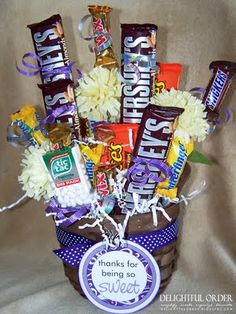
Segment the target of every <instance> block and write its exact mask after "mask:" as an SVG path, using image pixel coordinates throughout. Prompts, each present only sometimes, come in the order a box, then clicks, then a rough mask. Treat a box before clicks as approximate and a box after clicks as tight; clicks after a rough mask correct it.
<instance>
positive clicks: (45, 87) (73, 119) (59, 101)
mask: <svg viewBox="0 0 236 314" xmlns="http://www.w3.org/2000/svg"><path fill="white" fill-rule="evenodd" d="M38 86H39V88H40V89H41V90H42V93H43V100H44V105H45V109H46V114H47V116H51V117H52V119H49V121H48V122H56V123H68V124H70V125H71V126H72V134H73V138H76V139H80V120H79V116H78V111H77V105H76V103H75V98H74V90H73V82H72V81H71V80H59V81H56V82H52V83H48V84H41V85H38ZM62 106H63V107H62ZM51 120H53V121H51Z"/></svg>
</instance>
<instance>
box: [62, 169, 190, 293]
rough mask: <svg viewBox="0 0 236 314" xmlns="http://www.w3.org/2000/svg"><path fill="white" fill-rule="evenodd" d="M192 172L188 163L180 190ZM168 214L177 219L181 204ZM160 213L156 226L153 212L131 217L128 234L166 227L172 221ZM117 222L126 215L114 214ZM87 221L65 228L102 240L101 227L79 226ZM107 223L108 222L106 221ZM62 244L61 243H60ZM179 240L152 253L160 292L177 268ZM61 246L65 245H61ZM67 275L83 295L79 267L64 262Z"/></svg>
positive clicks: (97, 240) (127, 229) (94, 239)
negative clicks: (157, 271)
mask: <svg viewBox="0 0 236 314" xmlns="http://www.w3.org/2000/svg"><path fill="white" fill-rule="evenodd" d="M189 174H190V167H189V165H188V164H187V165H186V167H185V170H184V173H183V175H182V177H181V180H180V183H179V190H181V187H183V184H184V183H185V181H186V179H187V177H188V176H189ZM165 210H166V212H167V214H168V215H169V216H170V217H171V218H172V219H173V220H175V219H177V218H178V216H179V210H180V205H179V204H173V205H171V206H169V207H168V208H166V209H165ZM157 215H158V226H157V227H155V226H154V225H153V219H152V213H147V214H141V215H140V214H139V215H135V216H132V217H130V219H129V222H128V225H127V228H126V236H128V235H133V234H142V233H149V232H152V231H156V230H160V229H163V228H166V227H167V226H168V225H169V224H170V222H169V221H168V220H167V219H166V218H165V217H164V216H163V215H162V214H161V213H160V212H158V213H157ZM112 217H113V218H114V219H115V221H116V222H121V223H122V222H123V220H124V217H125V215H122V214H121V215H114V216H112ZM85 223H89V224H91V223H93V221H92V220H91V219H81V220H80V221H77V222H75V223H74V224H73V225H71V226H69V227H67V228H63V230H65V231H67V232H70V233H72V234H76V235H80V236H83V237H86V238H88V239H90V240H92V241H96V242H99V241H102V237H101V231H100V229H99V227H94V228H85V229H79V228H78V227H79V226H82V225H84V224H85ZM105 223H106V222H105ZM106 227H107V228H112V226H111V225H110V223H109V222H107V224H106ZM60 245H61V244H60ZM176 245H177V241H175V240H174V241H172V242H171V243H169V244H168V245H166V246H163V247H162V248H160V249H157V250H155V251H154V252H153V253H152V255H153V257H154V258H155V260H156V262H157V264H158V266H159V268H160V273H161V285H160V290H159V293H161V292H162V291H163V289H164V288H165V287H166V285H167V284H168V283H169V281H170V279H171V276H172V273H173V271H174V269H175V264H176V259H177V250H176ZM61 247H63V246H62V245H61ZM63 266H64V271H65V275H66V276H67V277H68V279H69V280H70V283H71V284H72V286H73V287H74V288H75V289H76V290H77V291H78V292H79V293H80V294H82V295H84V293H83V290H82V289H81V286H80V283H79V278H78V267H74V268H73V267H70V266H68V265H66V264H64V263H63Z"/></svg>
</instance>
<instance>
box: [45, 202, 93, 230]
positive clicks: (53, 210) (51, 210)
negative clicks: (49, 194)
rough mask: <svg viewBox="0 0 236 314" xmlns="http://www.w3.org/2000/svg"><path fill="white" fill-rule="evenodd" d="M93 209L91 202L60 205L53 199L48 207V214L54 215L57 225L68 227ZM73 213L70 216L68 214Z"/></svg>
mask: <svg viewBox="0 0 236 314" xmlns="http://www.w3.org/2000/svg"><path fill="white" fill-rule="evenodd" d="M90 209H91V205H90V204H86V205H82V206H80V207H66V208H62V207H59V205H58V202H57V201H56V200H55V199H52V200H51V202H50V204H49V205H48V207H47V208H46V214H47V215H54V221H55V224H56V225H59V226H60V227H62V228H66V227H68V226H70V225H72V224H73V223H74V222H76V221H78V220H79V219H80V218H81V217H82V216H84V215H85V214H87V213H88V212H89V211H90ZM68 214H71V215H70V216H67V215H68Z"/></svg>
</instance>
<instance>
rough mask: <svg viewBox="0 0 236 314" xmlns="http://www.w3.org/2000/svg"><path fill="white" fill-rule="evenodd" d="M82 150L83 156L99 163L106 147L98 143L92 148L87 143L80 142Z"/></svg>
mask: <svg viewBox="0 0 236 314" xmlns="http://www.w3.org/2000/svg"><path fill="white" fill-rule="evenodd" d="M80 151H81V154H82V156H85V157H86V158H87V159H88V160H90V161H92V162H93V163H94V164H95V165H97V164H98V163H99V162H100V159H101V156H102V154H103V151H104V148H103V145H102V144H97V145H95V146H94V147H92V148H91V147H89V146H87V145H84V144H80Z"/></svg>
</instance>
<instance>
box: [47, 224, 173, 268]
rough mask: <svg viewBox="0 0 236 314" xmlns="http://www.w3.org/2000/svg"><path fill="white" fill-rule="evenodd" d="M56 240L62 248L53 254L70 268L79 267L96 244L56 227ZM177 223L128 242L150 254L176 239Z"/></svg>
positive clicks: (131, 238)
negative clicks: (88, 251) (135, 244)
mask: <svg viewBox="0 0 236 314" xmlns="http://www.w3.org/2000/svg"><path fill="white" fill-rule="evenodd" d="M56 233H57V239H58V241H59V242H60V243H61V244H62V245H63V246H64V247H63V248H61V249H57V250H54V251H53V252H54V253H55V254H56V255H57V256H58V257H59V258H61V259H62V260H63V262H64V263H65V264H67V265H69V266H71V267H79V264H80V262H81V260H82V258H83V256H84V254H85V253H86V251H87V250H88V249H89V248H91V247H92V246H93V245H94V244H96V242H94V241H92V240H89V239H88V238H85V237H83V236H80V235H78V234H73V233H70V232H67V231H65V230H63V229H61V228H60V227H56ZM177 235H178V221H177V220H174V221H173V222H171V223H170V224H169V225H168V226H167V227H166V228H163V229H159V230H155V231H152V232H148V233H140V234H133V235H129V236H128V237H127V239H128V240H130V241H133V242H134V243H137V244H139V245H141V246H142V247H143V248H145V249H146V250H148V251H149V252H150V253H152V252H154V251H155V250H157V249H160V248H162V247H163V246H166V245H168V244H170V243H171V242H172V241H175V240H176V239H177Z"/></svg>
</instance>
